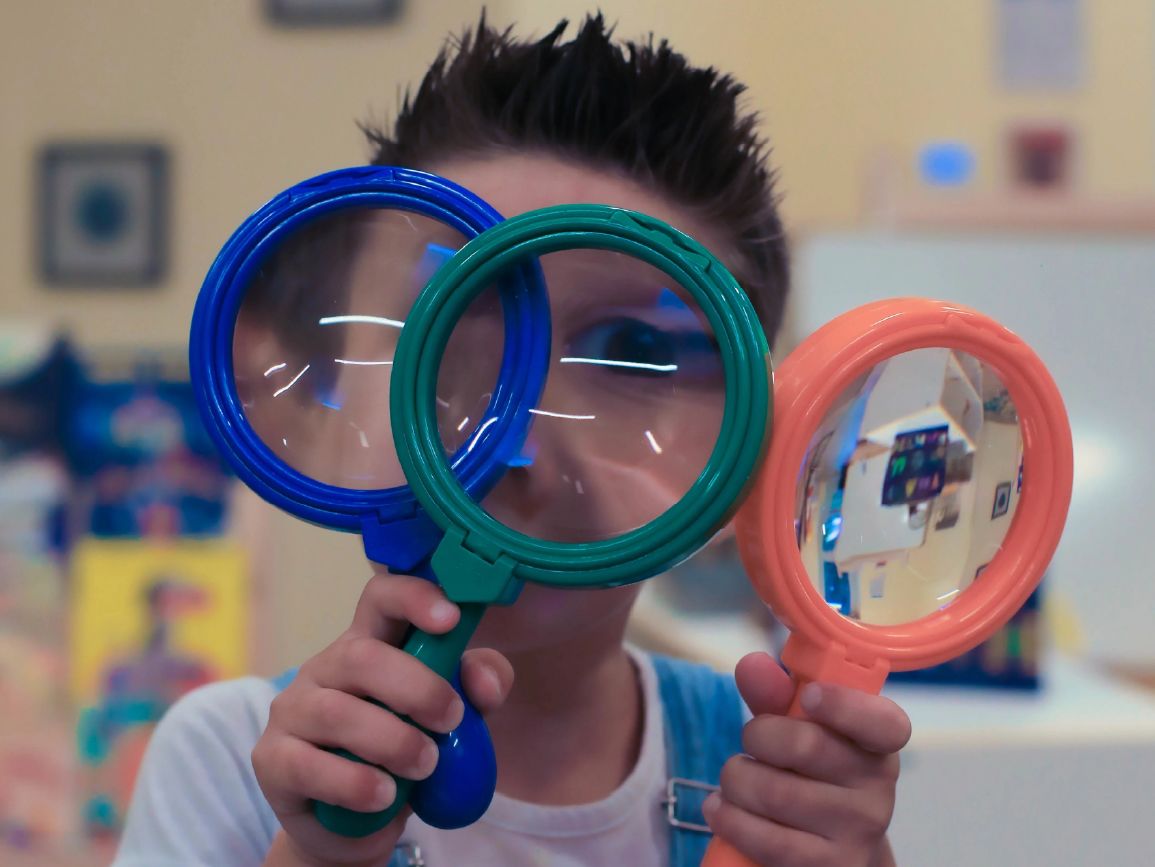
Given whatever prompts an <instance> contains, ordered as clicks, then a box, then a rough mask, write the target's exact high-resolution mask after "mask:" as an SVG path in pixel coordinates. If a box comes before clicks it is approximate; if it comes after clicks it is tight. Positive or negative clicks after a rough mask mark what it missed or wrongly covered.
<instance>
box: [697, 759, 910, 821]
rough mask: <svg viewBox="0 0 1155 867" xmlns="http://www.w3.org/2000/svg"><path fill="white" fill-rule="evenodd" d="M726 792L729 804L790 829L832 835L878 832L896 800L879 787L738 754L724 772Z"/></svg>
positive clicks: (723, 785)
mask: <svg viewBox="0 0 1155 867" xmlns="http://www.w3.org/2000/svg"><path fill="white" fill-rule="evenodd" d="M720 782H721V788H722V796H723V797H724V798H725V800H726V801H728V802H729V803H731V804H733V805H735V806H737V807H741V808H742V809H743V810H745V811H747V812H748V813H751V814H753V815H755V816H759V817H761V818H763V819H768V820H770V821H772V822H776V823H777V824H779V825H784V826H786V827H788V828H796V829H798V830H799V831H806V832H808V833H811V834H816V835H818V836H820V837H824V838H826V839H828V840H831V841H835V840H839V839H845V838H846V837H848V836H850V835H855V836H857V835H861V834H866V833H868V832H869V833H878V832H881V831H882V830H883V829H885V828H886V826H887V824H888V823H889V822H890V814H891V812H892V810H893V799H888V798H885V797H882V796H880V795H879V793H877V792H876V791H875V790H874V789H853V788H844V787H842V786H836V785H832V784H831V783H825V782H821V781H819V780H811V779H807V778H806V777H801V776H799V775H798V774H795V773H793V772H791V771H785V770H782V769H781V768H775V767H771V766H770V765H764V764H762V763H761V762H758V761H755V760H754V759H752V758H750V757H749V756H735V757H734V758H732V759H730V760H729V761H728V762H726V764H725V766H724V767H723V768H722V774H721V781H720Z"/></svg>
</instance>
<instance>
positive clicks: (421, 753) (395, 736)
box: [291, 689, 438, 780]
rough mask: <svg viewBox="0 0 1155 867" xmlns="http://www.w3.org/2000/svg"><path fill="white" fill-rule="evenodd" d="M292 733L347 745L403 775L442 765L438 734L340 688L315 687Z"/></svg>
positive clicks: (418, 776) (415, 776)
mask: <svg viewBox="0 0 1155 867" xmlns="http://www.w3.org/2000/svg"><path fill="white" fill-rule="evenodd" d="M305 702H306V703H307V705H308V706H307V708H305V709H304V710H303V711H302V712H301V714H300V719H299V721H298V722H297V725H296V726H295V727H294V728H293V729H292V732H291V733H292V735H294V736H295V737H298V738H300V739H302V740H305V741H308V742H309V743H312V744H316V745H317V746H323V747H334V748H337V747H339V748H342V749H346V750H348V751H349V752H351V753H353V755H355V756H357V757H359V758H362V759H364V760H365V761H367V762H371V763H372V764H375V765H381V766H382V767H384V768H386V769H388V770H390V771H392V772H393V773H395V774H397V775H398V776H399V777H406V778H408V779H410V780H423V779H425V778H426V777H428V776H429V775H430V774H432V773H433V769H434V768H435V767H437V755H438V753H437V746H436V745H435V744H434V743H433V739H432V738H430V737H429V736H428V735H426V734H425V733H424V732H422V731H421V730H420V729H418V728H416V727H415V726H412V725H410V724H409V723H407V722H405V721H404V720H403V719H401V717H399V716H397V715H396V714H394V713H390V712H389V711H387V710H384V709H383V708H379V707H377V706H376V705H374V704H370V703H369V702H367V701H364V700H363V699H360V698H357V697H355V696H352V695H349V694H348V693H346V692H338V691H337V690H335V689H314V690H312V691H311V692H310V693H309V694H308V696H307V698H306V699H305Z"/></svg>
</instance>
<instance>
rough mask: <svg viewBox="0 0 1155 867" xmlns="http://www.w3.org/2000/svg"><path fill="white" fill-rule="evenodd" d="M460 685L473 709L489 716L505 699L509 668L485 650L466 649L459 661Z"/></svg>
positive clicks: (498, 656) (502, 659)
mask: <svg viewBox="0 0 1155 867" xmlns="http://www.w3.org/2000/svg"><path fill="white" fill-rule="evenodd" d="M461 684H462V686H464V687H465V694H466V695H467V696H469V700H470V701H471V702H473V706H474V707H476V708H477V709H478V710H479V711H481V713H482V714H487V713H492V712H493V711H495V710H497V709H498V708H499V707H501V705H502V704H504V703H505V700H506V698H508V697H509V691H510V689H511V688H512V687H513V666H512V665H511V664H510V662H509V660H508V659H506V658H505V657H504V656H503V655H502V654H500V653H498V652H497V651H496V650H492V649H490V648H488V647H479V648H476V649H474V650H469V651H467V652H466V654H465V656H464V657H463V658H462V660H461Z"/></svg>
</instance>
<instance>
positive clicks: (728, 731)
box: [115, 16, 910, 867]
mask: <svg viewBox="0 0 1155 867" xmlns="http://www.w3.org/2000/svg"><path fill="white" fill-rule="evenodd" d="M565 27H566V25H565V22H562V23H561V24H559V25H558V27H557V28H556V29H555V30H554V31H553V32H551V33H550V34H549V35H548V36H546V37H545V38H543V39H541V40H539V41H534V42H525V41H519V40H517V39H515V38H513V37H512V36H511V35H510V33H509V32H508V31H506V32H504V33H501V32H496V31H494V30H493V29H491V28H489V27H488V26H487V24H486V22H485V20H484V18H482V20H481V22H480V24H479V25H478V27H477V28H476V29H475V30H474V31H473V32H472V33H470V34H466V35H465V36H464V37H463V38H462V39H461V40H460V42H459V43H457V44H455V45H453V46H451V47H449V48H448V49H446V50H445V51H443V52H442V53H441V55H440V56H439V57H438V58H437V59H436V60H435V61H434V63H433V65H432V67H431V68H430V70H429V72H428V73H427V75H426V76H425V79H424V81H423V82H422V84H421V86H420V88H419V89H418V91H417V93H416V95H415V96H413V97H411V98H407V99H406V101H405V103H404V105H403V107H402V111H401V114H400V117H399V118H398V120H397V122H396V125H395V128H394V130H393V132H392V133H387V132H383V131H369V132H368V135H369V138H370V141H371V142H372V143H373V145H374V146H375V149H376V153H375V155H374V160H373V161H374V162H375V163H377V164H383V165H404V166H411V167H414V168H420V169H426V170H429V171H432V172H435V173H437V174H440V175H443V176H445V177H448V178H449V179H451V180H453V181H456V182H458V183H460V184H461V185H463V186H464V187H466V188H467V189H469V190H472V191H473V192H475V193H477V194H478V195H479V196H481V197H482V198H483V199H485V200H486V201H488V202H490V203H491V204H492V205H493V206H494V207H496V208H497V209H498V210H499V211H501V212H502V213H503V214H505V215H506V216H513V215H515V214H518V213H521V212H524V211H527V210H531V209H533V208H537V207H542V206H546V205H553V204H562V203H581V202H596V203H604V204H611V205H617V206H622V207H627V208H631V209H634V210H638V211H642V212H644V213H648V214H651V215H653V216H655V217H658V218H660V219H663V220H665V221H667V222H669V223H671V224H673V225H674V226H676V227H678V228H680V229H682V230H683V231H685V232H687V233H688V234H690V235H691V236H693V237H695V238H697V239H698V240H699V241H701V242H702V243H704V244H705V245H706V246H707V247H708V248H710V249H711V250H712V251H713V252H714V253H715V254H716V255H718V256H719V257H720V258H721V259H722V260H723V261H724V262H726V264H727V265H728V267H729V268H730V269H731V271H732V272H733V273H734V274H735V275H736V276H737V277H738V278H739V279H740V280H741V282H742V283H743V286H744V287H745V289H746V290H747V292H748V294H749V295H750V297H751V298H752V300H753V301H754V304H755V306H756V308H757V310H758V312H759V315H760V317H761V319H762V322H763V325H764V326H765V329H766V332H767V334H769V335H773V334H774V333H775V332H776V331H777V329H778V326H779V324H780V321H781V316H782V308H783V304H784V301H785V296H786V291H787V282H788V277H787V252H786V242H785V239H784V235H783V231H782V226H781V223H780V221H779V218H778V214H777V211H776V207H775V199H774V196H773V194H772V189H771V187H772V184H771V176H770V174H769V172H768V170H767V168H766V166H765V159H764V157H765V153H764V143H763V142H762V141H761V139H760V138H759V137H758V135H757V133H756V131H755V119H754V118H753V117H751V116H750V115H747V114H743V113H742V112H741V111H740V110H739V108H738V105H737V99H738V96H739V94H740V93H741V91H742V88H741V86H740V85H738V84H737V83H736V82H734V81H733V80H732V79H730V78H729V77H726V76H722V75H719V74H718V73H717V72H715V71H714V70H710V69H696V68H693V67H691V66H690V65H688V63H687V62H686V60H685V59H684V58H683V57H682V56H680V55H678V54H676V53H674V52H673V51H672V50H670V49H669V47H668V46H667V45H666V44H665V43H661V44H659V45H656V46H655V45H653V44H633V43H626V44H624V45H619V44H615V43H614V41H613V40H612V34H611V33H610V32H609V31H608V30H607V28H606V27H605V25H604V23H603V21H602V19H601V17H600V16H599V17H596V18H590V19H588V20H586V21H585V22H584V24H583V25H582V27H581V29H580V32H579V33H578V34H577V35H576V37H575V38H574V39H573V40H572V41H570V42H562V33H563V31H564V29H565ZM559 326H560V327H562V328H565V327H567V325H566V323H564V322H563V323H557V322H555V328H558V327H559ZM714 387H715V388H718V387H720V386H718V385H715V386H714ZM713 397H714V398H715V399H716V398H717V395H714V396H713ZM641 482H642V483H643V484H641V485H639V487H640V488H644V487H645V484H644V483H645V482H646V480H645V479H641ZM507 489H508V491H509V493H508V495H507V496H509V497H511V498H516V497H523V496H524V494H525V491H524V490H522V489H519V488H518V486H517V484H513V483H511V485H509V486H507ZM518 502H520V501H518ZM517 504H518V503H517V502H515V503H513V505H514V506H516V505H517ZM507 505H508V504H507ZM595 517H596V516H595ZM586 518H587V520H593V518H591V517H590V516H586ZM530 520H533V518H532V516H531V517H530ZM542 529H548V528H544V527H543V528H542ZM637 593H638V586H637V585H635V586H630V587H620V588H614V589H607V590H588V591H580V590H570V591H563V590H556V589H550V588H545V587H539V586H527V587H526V588H525V590H524V591H523V593H522V595H521V597H520V599H519V600H518V602H517V603H516V604H515V605H513V606H509V607H504V608H502V607H497V608H494V609H491V610H490V612H489V614H487V616H486V618H485V619H484V620H483V622H482V624H481V627H480V628H479V630H478V632H477V634H476V637H475V639H474V641H473V644H472V649H471V650H470V651H469V652H468V653H467V654H466V657H465V660H464V662H463V682H464V686H465V691H466V693H467V694H468V696H469V697H470V699H471V701H473V702H474V704H476V705H477V707H478V708H479V709H481V710H482V712H483V713H484V714H485V715H486V717H487V721H488V724H489V727H490V730H491V732H492V735H493V741H494V745H495V748H496V751H497V756H498V767H499V776H498V793H497V796H496V797H495V800H494V803H493V805H492V806H491V808H490V810H489V812H488V813H487V814H486V816H485V817H484V818H483V819H482V820H481V821H480V822H478V823H476V824H474V825H472V826H470V827H468V828H465V829H462V830H458V831H449V832H445V831H436V830H434V829H431V828H429V827H427V826H425V825H423V824H422V823H421V822H420V821H418V820H417V819H415V818H413V817H412V816H411V815H409V814H408V813H405V814H403V815H402V816H401V817H400V818H398V819H397V820H396V821H395V822H394V823H393V824H392V825H390V826H389V827H387V828H385V829H384V830H382V831H381V832H379V833H377V834H376V835H373V836H371V837H368V838H365V839H352V840H351V839H344V838H341V837H337V836H335V835H333V834H330V833H329V832H327V831H325V830H324V829H322V828H321V827H320V826H319V825H318V824H317V823H316V822H315V821H314V819H313V818H312V814H311V808H310V802H311V801H312V800H313V799H317V800H321V801H325V802H329V803H333V804H337V805H340V806H344V807H348V808H351V809H355V810H363V811H368V810H378V809H382V808H384V807H385V806H387V805H388V804H389V803H390V802H391V801H392V798H393V783H392V781H391V780H390V779H389V777H388V776H387V775H385V774H383V773H381V772H380V771H379V770H377V769H375V768H373V767H370V766H368V765H363V764H356V763H353V762H349V761H347V760H345V759H342V758H340V757H338V756H336V755H334V754H333V753H331V752H328V751H326V750H324V749H323V747H343V748H346V749H348V750H350V751H352V752H353V753H355V754H357V755H359V756H362V757H364V758H366V759H368V760H371V761H372V762H374V763H376V764H379V765H381V766H383V767H386V768H389V769H390V770H392V771H394V772H396V773H398V774H400V775H402V776H407V777H411V778H417V779H419V778H423V777H425V776H427V775H428V774H429V773H430V772H431V770H432V769H433V766H434V764H435V762H436V758H437V754H436V750H435V748H434V746H433V744H432V742H431V741H430V740H429V738H428V737H427V736H426V735H424V734H423V733H421V732H420V731H419V730H418V729H416V728H414V727H412V726H409V725H408V724H406V723H403V722H402V721H401V720H400V719H399V718H398V717H397V716H394V715H393V714H391V713H389V712H387V711H385V710H382V709H380V708H378V707H375V706H374V705H373V704H370V703H369V702H367V701H365V700H363V699H362V698H360V696H372V697H374V698H376V699H377V700H379V701H380V702H382V703H383V704H385V705H386V706H388V707H390V708H392V709H394V710H396V711H398V712H399V713H402V714H405V715H408V716H410V717H411V718H412V719H414V720H416V721H417V722H418V723H420V724H421V725H423V726H425V727H427V728H428V729H429V730H432V731H439V732H445V731H449V730H451V729H452V728H454V727H455V726H456V724H457V723H458V722H459V721H460V719H461V716H462V712H463V710H462V705H461V701H460V699H459V698H458V697H457V695H456V694H455V693H454V692H453V690H452V689H451V688H450V686H449V685H448V684H447V683H446V682H445V681H443V680H441V679H440V678H439V677H437V676H436V675H434V674H433V673H432V672H431V671H429V670H428V669H426V668H424V666H422V665H421V664H420V663H417V662H416V661H415V660H414V659H412V658H411V657H408V656H406V655H405V654H403V653H402V652H401V651H399V650H398V649H397V648H396V644H397V643H398V642H399V641H400V639H401V636H402V635H403V633H404V632H405V630H406V628H407V626H408V625H409V624H414V625H416V626H418V627H420V628H421V629H424V630H426V631H428V632H434V633H436V632H444V631H446V630H448V629H449V628H450V627H451V626H452V624H453V623H454V622H455V621H456V618H457V616H458V612H457V609H456V608H455V606H453V605H452V604H451V603H449V602H448V601H447V600H445V598H444V596H443V595H442V594H441V592H440V590H438V589H437V588H436V587H435V586H433V585H431V584H429V583H427V582H425V581H422V580H420V579H416V578H410V577H404V576H393V575H385V574H378V575H375V576H374V577H373V578H371V579H370V580H369V582H368V584H367V585H366V587H365V590H364V592H363V594H362V596H361V599H360V602H359V603H358V605H357V609H356V611H355V612H354V614H353V619H352V623H351V625H350V627H349V629H347V630H346V631H345V633H344V634H342V635H340V636H337V638H336V640H335V641H334V642H333V643H332V644H331V645H329V646H328V647H327V648H326V649H324V650H322V651H321V652H320V653H318V654H317V655H316V656H314V657H313V658H312V659H310V660H308V661H306V662H305V663H304V664H303V665H302V666H301V668H300V670H299V671H298V672H297V674H296V675H295V677H293V679H292V680H291V682H289V683H288V685H287V686H285V687H284V689H283V690H281V691H279V692H278V690H277V688H276V687H275V686H274V685H273V684H271V683H268V682H266V681H262V680H258V679H256V678H248V679H243V680H239V681H235V682H229V683H222V684H216V685H213V686H209V687H207V688H203V689H201V690H198V691H196V692H195V693H192V694H190V695H189V696H187V697H186V698H185V699H184V700H182V701H181V702H179V703H178V704H177V705H176V706H175V707H174V708H173V709H172V711H171V712H170V713H169V715H168V716H167V717H166V719H165V720H164V721H163V722H162V723H161V725H160V726H159V728H158V730H157V731H156V733H155V735H154V738H153V740H152V743H151V746H150V748H149V751H148V755H147V757H146V759H145V761H144V764H143V767H142V769H141V773H140V777H139V781H138V784H137V790H136V793H135V796H134V800H133V804H132V808H131V810H130V813H129V817H128V824H127V828H126V831H125V835H124V839H123V843H122V846H121V850H120V853H119V855H118V858H117V861H116V862H115V863H116V865H117V867H163V865H178V864H179V865H205V867H208V865H212V867H222V865H238V867H248V865H260V864H266V865H270V867H273V865H284V867H288V865H321V864H326V865H366V867H368V865H387V864H390V865H396V864H406V863H408V864H428V865H431V867H443V865H454V867H457V865H467V867H487V865H502V867H509V865H518V864H548V865H557V867H567V865H579V864H584V865H599V867H600V865H630V867H645V865H655V867H657V865H665V864H674V865H678V867H681V865H697V864H698V863H699V860H700V858H701V853H702V851H703V850H704V848H705V845H706V843H707V842H708V835H707V834H705V833H702V832H701V831H698V830H694V829H688V828H686V827H685V824H686V823H697V824H700V823H701V822H702V816H703V815H704V818H705V821H706V822H707V823H708V824H709V827H710V829H712V830H713V831H714V832H715V833H717V834H719V835H721V836H722V837H724V838H726V839H727V840H728V841H730V842H731V843H733V845H734V846H736V847H737V848H738V849H739V850H741V851H742V852H744V853H746V854H747V855H749V856H750V857H751V858H752V859H754V860H755V861H756V862H757V863H760V864H774V865H837V867H856V865H858V867H866V865H885V864H893V863H894V861H893V857H892V855H891V853H890V848H889V846H888V844H887V842H886V837H885V833H886V829H887V826H888V824H889V821H890V817H891V813H892V810H893V807H894V793H895V783H896V780H897V776H898V755H897V754H898V751H899V750H900V749H901V748H902V747H903V746H904V745H905V743H906V741H907V739H908V737H909V734H910V724H909V721H908V719H907V718H906V715H905V714H904V713H903V712H902V711H901V709H899V708H898V707H897V706H896V705H894V704H893V703H892V702H890V701H889V700H888V699H885V698H881V697H878V696H871V695H866V694H861V693H857V692H854V691H851V690H846V689H842V688H837V687H833V686H830V685H821V684H813V685H811V686H809V687H807V689H806V691H805V693H804V695H803V704H804V706H805V707H806V709H807V711H808V714H809V719H807V720H797V719H790V718H787V717H786V716H785V715H784V714H785V710H786V707H787V705H788V704H789V699H790V697H791V686H790V680H789V678H788V677H787V676H786V674H785V673H784V672H783V671H782V670H781V669H780V668H779V667H778V665H777V664H776V663H775V662H774V661H773V660H772V659H771V658H770V657H768V656H767V655H765V654H751V655H750V656H748V657H746V658H745V659H743V660H742V662H741V663H740V664H739V666H738V669H737V672H736V677H735V679H730V678H726V677H722V676H719V675H715V674H713V673H712V672H707V671H706V670H704V669H702V668H700V667H696V666H690V665H687V664H685V663H675V662H673V661H671V660H665V659H660V658H653V657H650V656H648V655H646V654H643V653H639V652H637V651H634V650H632V649H629V648H627V647H625V646H624V644H623V636H624V632H625V628H626V621H627V618H628V616H629V613H630V609H631V607H632V605H633V603H634V600H635V599H636V596H637ZM515 672H516V680H515V677H514V674H515ZM735 681H736V686H737V689H735ZM739 693H740V694H741V699H742V700H744V701H745V705H746V707H747V708H748V712H744V711H743V710H742V709H741V700H740V698H739ZM751 714H752V718H750V717H751ZM723 764H724V767H723ZM687 769H689V770H687ZM681 776H691V777H693V778H694V779H695V780H697V781H699V782H707V783H709V782H717V781H718V780H719V776H720V783H721V788H720V791H719V792H718V793H716V794H713V795H711V796H710V797H709V798H708V799H707V800H706V801H705V803H704V804H703V806H702V809H701V811H700V814H698V815H697V816H696V818H695V815H693V814H687V813H686V811H685V810H684V809H682V807H685V804H686V802H687V799H688V795H687V791H688V790H685V788H684V787H682V786H681V783H677V782H675V783H671V782H670V781H671V778H673V777H681ZM671 791H672V793H673V794H674V795H676V796H677V797H678V798H679V801H680V803H681V804H682V807H679V808H676V809H675V810H674V818H675V821H674V822H671V821H670V820H669V818H668V817H667V814H666V812H665V809H664V807H663V800H664V799H665V798H666V796H667V794H668V793H669V792H671Z"/></svg>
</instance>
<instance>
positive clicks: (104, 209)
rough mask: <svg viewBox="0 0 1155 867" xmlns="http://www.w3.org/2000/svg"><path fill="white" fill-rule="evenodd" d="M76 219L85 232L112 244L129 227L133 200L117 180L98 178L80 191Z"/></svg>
mask: <svg viewBox="0 0 1155 867" xmlns="http://www.w3.org/2000/svg"><path fill="white" fill-rule="evenodd" d="M76 222H77V225H78V226H79V227H80V229H81V231H82V232H83V233H84V235H85V236H86V237H87V238H88V239H90V240H92V241H95V242H98V243H101V244H108V243H111V242H112V241H115V240H116V239H117V238H119V237H120V236H122V235H123V234H124V232H125V230H126V229H127V227H128V222H129V204H128V200H127V197H126V196H125V195H124V191H123V190H121V189H120V188H119V187H116V186H114V185H113V184H110V183H107V182H103V181H96V182H94V183H91V184H89V185H88V186H86V187H85V188H83V189H82V190H81V191H80V194H79V195H78V196H77V200H76Z"/></svg>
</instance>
